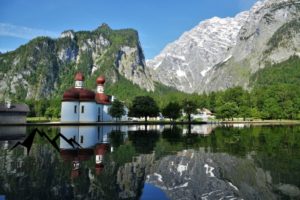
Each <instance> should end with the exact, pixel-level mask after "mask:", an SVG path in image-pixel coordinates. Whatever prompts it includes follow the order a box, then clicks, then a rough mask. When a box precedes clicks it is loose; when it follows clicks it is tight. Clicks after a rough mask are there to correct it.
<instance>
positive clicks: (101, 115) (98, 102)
mask: <svg viewBox="0 0 300 200" xmlns="http://www.w3.org/2000/svg"><path fill="white" fill-rule="evenodd" d="M96 83H97V92H96V93H95V92H93V91H91V90H88V89H85V88H84V75H83V74H82V73H81V72H77V73H76V75H75V87H73V88H70V89H68V90H66V91H65V92H64V94H63V99H62V103H61V122H65V123H66V122H67V123H68V122H71V123H82V122H85V123H93V122H106V121H112V120H113V118H112V117H111V116H110V115H109V113H108V110H109V108H110V106H111V103H112V101H113V97H112V96H107V95H106V94H105V93H104V83H105V78H104V76H99V77H98V78H97V80H96Z"/></svg>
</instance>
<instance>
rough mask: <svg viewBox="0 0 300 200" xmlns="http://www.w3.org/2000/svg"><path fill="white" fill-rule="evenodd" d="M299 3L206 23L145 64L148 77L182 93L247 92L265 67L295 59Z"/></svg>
mask: <svg viewBox="0 0 300 200" xmlns="http://www.w3.org/2000/svg"><path fill="white" fill-rule="evenodd" d="M299 9H300V2H299V1H296V0H265V1H258V2H257V3H256V4H255V5H254V6H253V7H252V8H251V9H250V11H246V12H242V13H240V14H238V15H237V16H235V17H234V18H225V19H220V18H217V17H215V18H212V19H209V20H206V21H204V22H201V23H200V24H199V25H198V26H196V27H195V28H193V29H192V30H190V31H188V32H185V33H184V34H183V35H182V36H181V37H180V38H179V39H178V40H176V41H175V42H173V43H171V44H169V45H167V46H166V47H165V49H164V50H163V51H162V52H161V53H160V54H159V55H158V56H156V57H155V58H154V59H153V60H149V61H147V66H148V67H149V68H150V71H151V74H152V77H154V78H155V80H156V81H159V82H161V83H163V84H165V85H168V86H172V87H176V88H177V89H179V90H181V91H184V92H189V93H192V92H198V93H202V92H204V91H206V92H209V91H216V90H223V89H226V88H229V87H233V86H237V85H239V86H243V87H245V88H247V87H248V82H249V78H250V76H251V74H253V73H254V72H256V71H257V70H259V69H260V68H263V67H264V66H265V64H266V63H277V62H282V61H284V60H287V59H288V58H289V57H290V56H292V55H294V54H299V44H300V37H299V36H300V35H299V33H300V30H299V28H298V27H299V24H300V20H299V17H300V12H299V11H300V10H299Z"/></svg>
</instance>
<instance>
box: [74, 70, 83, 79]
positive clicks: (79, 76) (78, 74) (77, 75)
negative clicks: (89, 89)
mask: <svg viewBox="0 0 300 200" xmlns="http://www.w3.org/2000/svg"><path fill="white" fill-rule="evenodd" d="M75 81H84V75H83V74H82V73H81V72H77V73H76V75H75Z"/></svg>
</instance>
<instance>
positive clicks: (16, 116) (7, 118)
mask: <svg viewBox="0 0 300 200" xmlns="http://www.w3.org/2000/svg"><path fill="white" fill-rule="evenodd" d="M28 113H29V107H28V106H27V105H26V104H12V103H10V102H6V103H0V124H25V123H26V116H27V114H28Z"/></svg>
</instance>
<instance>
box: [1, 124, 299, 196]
mask: <svg viewBox="0 0 300 200" xmlns="http://www.w3.org/2000/svg"><path fill="white" fill-rule="evenodd" d="M59 133H61V135H60V134H59ZM18 142H19V143H20V144H23V145H25V146H26V148H25V147H23V146H22V145H18V146H16V147H15V148H14V149H13V150H11V149H12V147H13V146H15V144H16V143H18ZM31 142H32V143H31ZM27 151H28V152H29V153H28V154H27ZM299 188H300V126H256V127H244V126H243V125H238V126H231V127H225V126H215V125H202V126H191V127H187V126H173V127H171V126H147V127H145V126H119V127H116V126H99V127H97V126H80V127H78V126H77V127H75V126H74V127H0V199H1V200H2V199H9V200H10V199H28V200H33V199H44V200H46V199H143V200H145V199H300V189H299Z"/></svg>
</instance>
